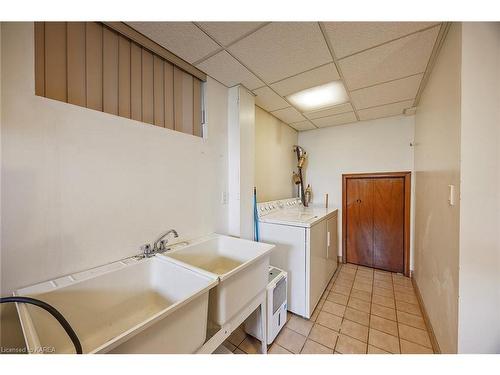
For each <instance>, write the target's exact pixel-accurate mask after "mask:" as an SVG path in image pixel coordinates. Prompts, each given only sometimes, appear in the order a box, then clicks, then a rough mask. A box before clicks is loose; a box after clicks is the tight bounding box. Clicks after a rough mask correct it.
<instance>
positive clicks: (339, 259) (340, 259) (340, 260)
mask: <svg viewBox="0 0 500 375" xmlns="http://www.w3.org/2000/svg"><path fill="white" fill-rule="evenodd" d="M337 261H338V263H339V264H342V255H338V256H337Z"/></svg>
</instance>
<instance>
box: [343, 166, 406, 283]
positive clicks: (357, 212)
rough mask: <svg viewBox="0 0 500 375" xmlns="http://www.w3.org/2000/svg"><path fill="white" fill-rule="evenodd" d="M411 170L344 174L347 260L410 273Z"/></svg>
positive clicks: (344, 234) (344, 235) (344, 225)
mask: <svg viewBox="0 0 500 375" xmlns="http://www.w3.org/2000/svg"><path fill="white" fill-rule="evenodd" d="M409 205H410V173H409V172H401V173H376V174H360V175H344V176H343V213H342V227H343V228H342V237H343V241H342V243H343V260H344V262H345V261H347V262H349V263H354V264H359V265H364V266H368V267H374V268H379V269H383V270H387V271H391V272H401V273H403V272H404V273H405V274H406V275H408V274H409V227H410V226H409V216H410V215H409V213H410V207H409Z"/></svg>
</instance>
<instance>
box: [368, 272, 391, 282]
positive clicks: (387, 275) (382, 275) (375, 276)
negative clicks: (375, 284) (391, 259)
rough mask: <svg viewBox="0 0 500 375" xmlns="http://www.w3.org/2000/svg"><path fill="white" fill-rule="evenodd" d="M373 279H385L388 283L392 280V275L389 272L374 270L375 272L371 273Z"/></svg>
mask: <svg viewBox="0 0 500 375" xmlns="http://www.w3.org/2000/svg"><path fill="white" fill-rule="evenodd" d="M373 279H374V280H380V281H385V282H388V283H390V282H392V276H391V274H390V273H380V272H377V271H375V273H374V274H373Z"/></svg>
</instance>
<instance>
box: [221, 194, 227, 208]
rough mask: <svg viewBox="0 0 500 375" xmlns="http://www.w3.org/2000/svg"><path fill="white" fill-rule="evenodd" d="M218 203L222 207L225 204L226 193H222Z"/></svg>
mask: <svg viewBox="0 0 500 375" xmlns="http://www.w3.org/2000/svg"><path fill="white" fill-rule="evenodd" d="M220 203H221V204H223V205H226V204H227V191H223V192H222V194H221V196H220Z"/></svg>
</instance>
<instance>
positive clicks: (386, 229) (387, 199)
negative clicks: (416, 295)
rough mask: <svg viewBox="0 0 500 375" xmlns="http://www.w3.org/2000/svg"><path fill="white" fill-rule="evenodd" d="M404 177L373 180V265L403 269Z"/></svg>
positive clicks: (392, 269) (395, 270) (382, 267)
mask: <svg viewBox="0 0 500 375" xmlns="http://www.w3.org/2000/svg"><path fill="white" fill-rule="evenodd" d="M403 246H404V179H403V178H402V177H395V178H375V179H373V267H375V268H381V269H384V270H387V271H392V272H403Z"/></svg>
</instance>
